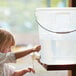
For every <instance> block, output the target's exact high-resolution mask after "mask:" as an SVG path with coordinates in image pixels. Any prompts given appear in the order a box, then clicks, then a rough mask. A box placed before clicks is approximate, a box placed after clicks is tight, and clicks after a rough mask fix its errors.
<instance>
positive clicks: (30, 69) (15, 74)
mask: <svg viewBox="0 0 76 76" xmlns="http://www.w3.org/2000/svg"><path fill="white" fill-rule="evenodd" d="M28 72H33V73H35V70H34V69H33V68H30V67H29V68H27V69H23V70H19V71H16V72H14V74H13V75H12V76H23V75H24V74H26V73H28Z"/></svg>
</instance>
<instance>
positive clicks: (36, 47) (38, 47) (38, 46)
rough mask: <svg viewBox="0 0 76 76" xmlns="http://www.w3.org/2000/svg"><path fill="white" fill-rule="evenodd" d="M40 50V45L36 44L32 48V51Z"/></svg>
mask: <svg viewBox="0 0 76 76" xmlns="http://www.w3.org/2000/svg"><path fill="white" fill-rule="evenodd" d="M40 50H41V45H37V46H35V47H34V48H33V52H39V51H40Z"/></svg>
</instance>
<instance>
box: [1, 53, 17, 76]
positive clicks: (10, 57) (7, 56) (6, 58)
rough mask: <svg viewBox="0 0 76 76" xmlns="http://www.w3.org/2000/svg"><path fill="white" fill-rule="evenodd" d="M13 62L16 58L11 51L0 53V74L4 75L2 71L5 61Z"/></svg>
mask: <svg viewBox="0 0 76 76" xmlns="http://www.w3.org/2000/svg"><path fill="white" fill-rule="evenodd" d="M15 62H16V58H15V54H14V53H11V52H8V53H0V76H4V73H3V72H4V68H5V63H15ZM7 76H8V75H7Z"/></svg>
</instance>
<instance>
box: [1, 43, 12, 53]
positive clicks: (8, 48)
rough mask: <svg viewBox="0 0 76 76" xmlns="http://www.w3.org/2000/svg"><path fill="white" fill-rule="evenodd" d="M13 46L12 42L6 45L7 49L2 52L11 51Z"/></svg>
mask: <svg viewBox="0 0 76 76" xmlns="http://www.w3.org/2000/svg"><path fill="white" fill-rule="evenodd" d="M11 47H12V45H11V44H10V45H8V46H6V48H5V50H3V51H2V53H7V52H11Z"/></svg>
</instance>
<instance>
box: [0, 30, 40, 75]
mask: <svg viewBox="0 0 76 76" xmlns="http://www.w3.org/2000/svg"><path fill="white" fill-rule="evenodd" d="M12 46H15V40H14V37H13V35H12V34H11V33H10V32H8V31H6V30H3V29H0V76H23V75H24V74H26V73H27V72H33V73H35V71H34V69H33V68H27V69H23V70H20V71H14V68H13V67H12V66H10V65H8V64H7V63H14V62H16V59H18V58H21V57H23V56H26V55H28V54H30V53H32V52H39V51H40V49H41V46H40V45H38V46H35V47H33V48H31V49H28V50H24V51H19V52H15V53H12V52H11V47H12Z"/></svg>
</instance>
